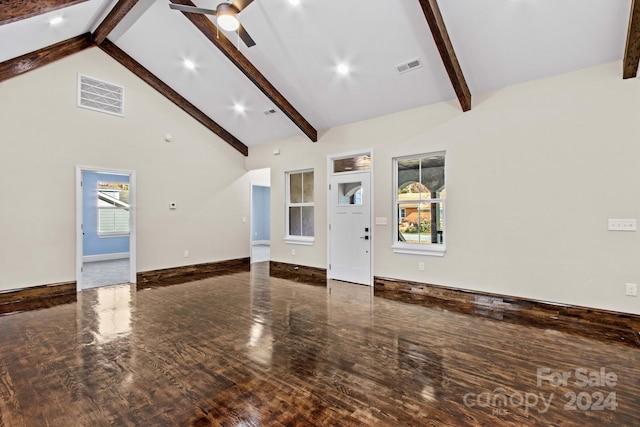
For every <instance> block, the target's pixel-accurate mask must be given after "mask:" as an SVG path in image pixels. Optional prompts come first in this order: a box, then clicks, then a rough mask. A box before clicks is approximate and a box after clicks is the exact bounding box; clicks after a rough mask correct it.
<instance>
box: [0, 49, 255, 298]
mask: <svg viewBox="0 0 640 427" xmlns="http://www.w3.org/2000/svg"><path fill="white" fill-rule="evenodd" d="M78 73H83V74H86V75H88V76H91V77H96V78H99V79H103V80H106V81H109V82H112V83H116V84H120V85H123V86H124V87H125V100H126V106H125V112H126V116H125V117H124V118H122V117H117V116H112V115H108V114H103V113H99V112H94V111H90V110H86V109H82V108H78V107H77V106H76V96H77V89H76V85H77V74H78ZM0 122H1V124H0V132H1V135H2V139H1V141H0V178H1V179H0V181H1V182H2V185H1V190H0V194H1V196H2V200H3V206H2V208H0V224H1V232H0V233H1V234H0V235H1V238H0V290H4V289H14V288H20V287H25V286H32V285H41V284H46V283H55V282H61V281H71V280H75V166H76V165H83V166H94V167H105V168H114V169H127V170H135V171H136V174H137V196H138V197H137V207H138V213H137V224H138V233H137V237H138V239H137V243H138V250H137V255H138V259H137V262H138V271H145V270H153V269H158V268H166V267H174V266H179V265H186V264H195V263H202V262H212V261H217V260H223V259H230V258H240V257H248V256H249V225H250V223H249V221H247V222H246V223H242V217H243V216H244V217H247V218H248V217H249V213H250V212H249V207H250V181H249V179H248V178H247V174H246V170H245V158H244V156H242V155H241V154H240V153H238V152H237V151H236V150H235V149H233V148H232V147H230V146H229V145H228V144H227V143H225V142H223V141H221V140H220V139H219V138H218V137H217V136H216V135H214V134H213V133H212V132H210V131H209V130H207V129H206V128H205V127H204V126H202V125H200V124H199V123H198V122H196V121H195V120H194V119H193V118H191V117H190V116H188V115H187V114H185V113H184V112H183V111H182V110H180V109H179V108H178V107H176V106H175V105H173V104H172V103H171V102H169V101H168V100H166V98H164V97H163V96H162V95H160V94H159V93H157V92H156V91H155V90H154V89H152V88H151V87H149V86H148V85H147V84H145V83H144V82H142V81H141V80H139V79H138V78H137V77H136V76H135V75H133V74H132V73H130V72H129V71H127V70H126V69H125V68H123V67H122V66H120V65H119V64H118V63H117V62H115V61H114V60H112V59H111V58H110V57H109V56H107V55H105V54H104V53H103V52H102V51H100V50H99V49H97V48H93V49H89V50H87V51H84V52H81V53H79V54H76V55H73V56H70V57H68V58H65V59H63V60H61V61H58V62H56V63H54V64H51V65H48V66H46V67H43V68H41V69H38V70H35V71H32V72H29V73H26V74H24V75H22V76H19V77H16V78H13V79H11V80H8V81H5V82H3V83H0ZM167 133H168V134H171V135H172V136H173V138H174V140H173V142H171V143H167V142H165V141H164V136H165V135H166V134H167ZM170 201H175V202H176V203H177V206H178V208H177V209H176V210H175V211H171V210H169V202H170ZM185 250H188V251H189V253H190V256H189V258H184V257H183V253H184V251H185Z"/></svg>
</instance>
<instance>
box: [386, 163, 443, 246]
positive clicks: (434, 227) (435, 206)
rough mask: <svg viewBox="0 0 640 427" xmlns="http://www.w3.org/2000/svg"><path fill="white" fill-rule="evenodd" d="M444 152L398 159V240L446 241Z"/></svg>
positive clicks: (411, 242)
mask: <svg viewBox="0 0 640 427" xmlns="http://www.w3.org/2000/svg"><path fill="white" fill-rule="evenodd" d="M444 159H445V156H444V153H436V154H426V155H422V156H415V157H410V158H407V157H405V158H400V159H395V161H394V163H395V168H394V169H395V174H396V177H395V178H396V185H397V188H396V190H397V191H396V193H395V204H396V219H397V229H396V230H395V231H396V232H395V235H396V242H399V243H400V244H401V245H402V244H407V246H418V245H442V244H444V238H445V236H444V208H445V198H446V190H445V182H444V176H445V174H444Z"/></svg>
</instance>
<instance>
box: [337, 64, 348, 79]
mask: <svg viewBox="0 0 640 427" xmlns="http://www.w3.org/2000/svg"><path fill="white" fill-rule="evenodd" d="M336 72H337V73H338V74H340V75H341V76H346V75H348V74H349V73H350V72H351V68H350V67H349V66H348V65H347V64H344V63H342V64H338V65H337V66H336Z"/></svg>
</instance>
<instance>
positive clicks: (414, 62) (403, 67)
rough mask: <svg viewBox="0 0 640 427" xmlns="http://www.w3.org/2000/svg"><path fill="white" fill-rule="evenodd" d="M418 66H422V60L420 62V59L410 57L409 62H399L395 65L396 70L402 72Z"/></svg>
mask: <svg viewBox="0 0 640 427" xmlns="http://www.w3.org/2000/svg"><path fill="white" fill-rule="evenodd" d="M420 67H422V62H420V60H419V59H418V58H416V59H412V60H411V61H409V62H405V63H404V64H400V65H398V66H396V70H398V73H400V74H404V73H406V72H407V71H411V70H415V69H416V68H420Z"/></svg>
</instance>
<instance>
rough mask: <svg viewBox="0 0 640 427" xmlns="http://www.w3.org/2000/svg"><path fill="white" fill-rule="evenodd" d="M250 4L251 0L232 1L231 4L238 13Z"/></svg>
mask: <svg viewBox="0 0 640 427" xmlns="http://www.w3.org/2000/svg"><path fill="white" fill-rule="evenodd" d="M252 2H253V0H233V3H232V4H233V6H234V7H235V8H236V9H238V11H241V10H242V9H244V8H245V7H247V6H249V5H250V4H251V3H252Z"/></svg>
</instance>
